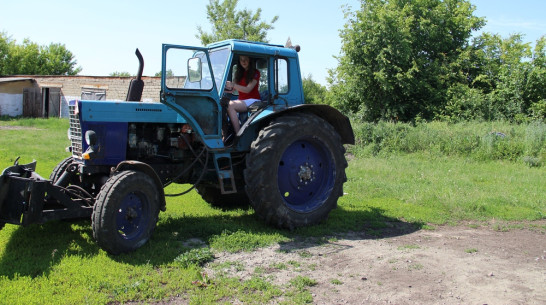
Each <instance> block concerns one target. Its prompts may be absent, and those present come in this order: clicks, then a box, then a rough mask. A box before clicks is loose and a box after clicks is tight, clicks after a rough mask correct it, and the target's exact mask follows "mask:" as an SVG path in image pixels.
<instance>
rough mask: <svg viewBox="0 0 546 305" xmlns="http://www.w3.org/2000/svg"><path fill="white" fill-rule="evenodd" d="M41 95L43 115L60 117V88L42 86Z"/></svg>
mask: <svg viewBox="0 0 546 305" xmlns="http://www.w3.org/2000/svg"><path fill="white" fill-rule="evenodd" d="M42 96H43V97H44V106H45V111H44V117H49V118H59V117H61V88H43V89H42Z"/></svg>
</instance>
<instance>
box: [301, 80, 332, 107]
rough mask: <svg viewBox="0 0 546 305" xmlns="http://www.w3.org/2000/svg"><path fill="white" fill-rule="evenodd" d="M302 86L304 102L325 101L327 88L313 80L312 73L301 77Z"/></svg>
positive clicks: (316, 102) (320, 102)
mask: <svg viewBox="0 0 546 305" xmlns="http://www.w3.org/2000/svg"><path fill="white" fill-rule="evenodd" d="M302 87H303V97H304V98H305V103H306V104H324V103H325V100H326V94H327V91H328V90H327V89H326V87H324V86H323V85H321V84H319V83H317V82H315V81H314V80H313V76H312V75H308V76H307V77H304V78H303V79H302Z"/></svg>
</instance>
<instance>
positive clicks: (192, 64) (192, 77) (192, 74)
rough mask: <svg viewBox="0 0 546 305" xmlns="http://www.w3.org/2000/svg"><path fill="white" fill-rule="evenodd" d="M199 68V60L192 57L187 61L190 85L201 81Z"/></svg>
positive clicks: (200, 65) (201, 74) (201, 76)
mask: <svg viewBox="0 0 546 305" xmlns="http://www.w3.org/2000/svg"><path fill="white" fill-rule="evenodd" d="M201 67H202V64H201V58H199V57H192V58H190V59H188V79H189V82H190V83H195V82H200V81H201V79H202V78H203V73H202V71H201Z"/></svg>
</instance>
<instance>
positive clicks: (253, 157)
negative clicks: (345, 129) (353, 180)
mask: <svg viewBox="0 0 546 305" xmlns="http://www.w3.org/2000/svg"><path fill="white" fill-rule="evenodd" d="M344 152H345V149H344V147H343V145H342V144H341V138H340V136H339V135H338V133H337V132H336V131H335V129H334V128H333V127H332V125H330V124H329V123H328V122H326V121H325V120H323V119H322V118H319V117H317V116H315V115H312V114H306V113H298V114H287V115H285V116H282V117H279V118H277V119H275V120H273V121H272V122H271V123H270V124H269V126H267V127H266V128H264V129H263V130H261V131H260V133H259V135H258V138H257V139H256V140H255V141H254V142H253V143H252V146H251V152H250V154H249V156H248V157H247V163H246V170H245V182H246V191H247V194H248V196H249V199H250V202H251V204H252V206H253V207H254V209H255V211H256V214H257V215H258V216H259V217H261V218H264V219H265V221H266V222H267V223H269V224H272V225H274V226H277V227H280V228H287V229H294V228H296V227H301V226H308V225H314V224H317V223H319V222H321V221H323V220H325V219H326V218H327V217H328V214H329V213H330V211H331V210H332V209H333V208H335V207H336V206H337V200H338V198H339V197H340V196H342V195H343V183H344V182H345V181H346V180H347V178H346V176H345V168H346V167H347V161H346V160H345V156H344Z"/></svg>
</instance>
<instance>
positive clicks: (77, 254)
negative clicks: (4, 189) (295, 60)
mask: <svg viewBox="0 0 546 305" xmlns="http://www.w3.org/2000/svg"><path fill="white" fill-rule="evenodd" d="M438 124H439V126H440V127H441V128H440V127H438V128H440V129H441V130H443V132H448V130H449V129H450V128H462V129H463V130H466V129H468V130H482V129H481V128H482V127H479V126H478V127H476V126H474V125H472V124H470V125H469V126H463V125H460V126H459V125H457V126H455V127H453V126H451V127H449V128H448V127H447V126H444V127H442V126H443V125H442V124H440V123H438ZM3 126H16V127H18V129H14V128H13V127H12V128H11V129H6V128H1V127H3ZM428 127H430V128H432V129H434V128H436V127H434V124H431V125H430V126H428ZM67 128H68V122H67V121H66V120H56V119H50V120H39V119H35V120H27V119H21V120H6V119H3V120H0V170H2V169H3V168H5V167H7V166H9V165H11V164H12V163H13V160H14V159H15V157H17V156H21V162H30V161H32V159H36V160H37V161H38V169H37V171H38V173H39V174H40V175H42V176H43V177H48V176H49V173H50V171H51V169H53V167H54V166H55V165H56V164H57V163H58V162H59V161H61V160H62V159H64V158H65V157H66V156H68V153H66V152H65V150H64V148H65V147H66V146H68V144H69V143H68V140H67V138H66V129H67ZM357 128H359V126H356V128H355V130H356V129H357ZM404 128H406V127H404ZM408 128H409V129H408V130H407V133H408V134H409V133H412V132H414V131H415V130H413V129H411V128H412V127H409V126H408ZM419 128H425V127H419ZM507 128H509V126H507ZM519 128H522V129H521V130H520V129H519ZM537 128H539V127H537ZM514 129H515V130H516V131H515V133H514V134H515V135H516V136H514V138H516V137H519V135H521V134H522V132H523V134H525V132H524V131H525V130H528V129H529V127H528V126H527V127H526V126H523V127H521V126H514ZM503 130H504V129H503ZM468 132H469V133H471V132H470V131H468ZM419 133H425V130H424V129H423V130H421V131H419ZM429 133H434V132H432V131H429ZM452 133H453V134H458V133H464V132H463V131H461V132H457V131H452ZM480 133H481V131H480ZM357 134H358V132H357ZM440 134H441V133H440ZM537 137H538V136H537ZM471 138H472V137H471ZM388 141H394V140H392V139H391V140H388ZM427 141H429V144H428V145H429V147H432V148H431V149H430V151H428V150H426V149H419V150H415V151H409V152H404V150H403V149H398V150H396V151H393V152H392V153H387V151H388V150H386V149H385V150H383V149H381V150H379V151H378V153H377V154H367V153H366V151H371V149H370V147H369V145H370V144H366V145H365V144H363V143H362V142H361V144H360V145H359V146H354V147H351V148H350V151H351V152H352V153H353V154H354V155H356V158H353V159H352V160H351V161H350V163H349V168H348V169H347V176H348V181H347V183H346V184H345V186H344V191H345V193H346V195H345V196H343V197H342V198H341V199H340V200H339V202H338V205H339V206H338V208H337V209H335V210H334V211H333V212H332V213H331V214H330V217H329V219H328V221H327V222H325V223H323V224H321V225H318V226H314V227H310V228H301V229H297V230H295V231H294V232H288V231H283V230H276V229H273V228H270V227H268V226H266V225H264V224H263V223H262V222H261V221H260V220H258V219H256V218H255V217H254V213H253V211H252V210H251V209H236V210H229V211H222V210H220V209H215V208H212V207H210V206H209V205H207V204H206V203H205V202H204V201H203V200H201V198H200V196H199V195H198V194H197V193H195V192H191V193H189V194H188V195H185V196H182V197H174V198H168V199H167V211H166V212H164V213H161V214H160V218H159V222H158V224H157V228H156V230H155V232H154V235H153V236H152V238H151V240H150V241H149V242H148V243H147V244H146V245H144V246H143V247H142V248H141V249H139V250H137V251H136V252H134V253H130V254H124V255H119V256H110V255H108V254H107V253H106V252H104V251H103V250H101V249H100V248H99V247H98V246H97V245H96V243H95V241H94V240H93V237H92V230H91V227H90V221H89V220H80V221H57V222H50V223H46V224H44V225H32V226H29V227H26V228H22V227H17V226H14V225H6V227H5V228H4V229H3V230H1V231H0V304H1V303H9V304H42V303H43V302H44V300H47V302H48V303H51V304H74V303H76V304H80V303H88V304H105V303H123V302H128V301H137V302H150V303H153V302H154V301H160V300H167V299H169V298H172V297H175V296H179V298H181V299H183V300H184V302H183V303H186V302H187V303H190V304H210V303H233V302H236V301H241V302H244V303H250V304H263V303H267V302H275V300H277V301H279V300H283V301H279V302H284V303H285V304H304V303H309V302H312V301H313V299H312V295H311V294H310V293H309V291H308V288H309V287H310V286H313V285H316V284H317V282H316V281H315V280H313V279H312V278H307V277H302V276H298V277H296V278H294V279H292V280H290V281H289V283H286V285H274V284H272V283H271V281H270V280H269V279H268V278H267V277H265V275H263V274H261V273H260V272H256V274H255V275H254V276H253V277H252V278H250V279H248V280H241V279H238V278H232V277H229V276H227V275H226V274H228V273H221V272H220V273H219V274H217V275H216V276H215V277H214V278H213V277H211V276H210V275H207V274H204V273H203V268H202V265H203V264H204V263H206V262H210V261H211V260H212V259H213V255H214V253H215V252H217V251H252V250H254V249H256V248H259V247H264V246H267V245H271V244H274V243H281V244H282V243H284V242H290V241H293V240H295V239H301V238H307V239H309V240H315V241H317V242H318V243H321V242H322V243H323V242H326V241H328V240H330V239H333V240H335V236H336V234H338V233H343V232H347V231H350V230H351V231H362V230H364V231H366V232H368V233H370V234H369V235H370V236H371V237H370V238H377V237H383V236H388V234H391V233H389V230H391V228H392V227H393V224H394V226H397V225H401V224H407V226H406V228H407V229H408V230H410V231H414V230H417V229H420V228H424V227H434V226H435V225H440V224H456V223H458V222H468V221H476V222H479V223H482V222H483V223H487V222H488V221H490V220H492V219H495V220H496V225H498V223H499V221H498V220H504V221H507V222H509V221H523V220H537V219H545V218H546V199H545V198H544V194H546V178H545V177H546V167H544V166H529V165H528V164H526V163H525V162H523V161H522V160H520V159H519V157H518V158H515V159H513V158H500V159H499V158H487V159H484V158H479V157H476V155H475V154H463V153H449V152H448V151H447V149H446V151H445V152H442V149H437V148H434V147H441V146H442V145H444V146H445V145H447V144H442V145H440V144H434V143H436V142H434V141H433V140H432V138H431V139H428V140H427ZM439 141H440V142H441V141H444V140H439ZM423 145H424V144H423ZM514 145H515V144H514ZM526 145H527V144H524V145H523V146H524V147H527V146H528V145H527V146H526ZM516 146H517V145H516ZM384 147H386V146H384ZM525 149H527V148H525ZM535 150H536V149H535ZM476 151H477V150H476ZM529 151H531V150H529ZM538 151H539V152H540V151H542V148H540V149H539V150H538ZM537 156H539V155H537ZM186 188H188V186H187V185H182V186H179V185H178V186H177V185H174V186H170V187H169V188H167V190H166V193H176V192H180V191H181V190H185V189H186ZM501 223H502V222H501ZM512 227H513V226H512V225H510V223H508V224H507V225H503V226H502V228H500V227H499V230H500V229H505V228H508V229H509V228H512ZM397 234H402V233H397ZM192 240H193V241H194V242H191V241H192ZM196 240H197V241H198V242H195V241H196ZM189 241H190V242H189ZM408 247H410V246H408ZM300 256H301V257H302V258H305V257H307V253H304V252H302V253H301V254H300ZM212 264H213V265H212V266H214V262H213V261H212ZM228 265H233V266H231V268H242V266H239V265H237V264H236V262H232V263H229V264H228ZM228 265H225V266H224V265H222V266H217V267H216V268H217V269H222V268H229V267H230V266H228ZM270 267H275V268H278V269H283V268H284V269H287V268H289V269H291V270H292V269H297V268H302V266H296V265H295V264H291V263H290V262H286V264H283V265H280V264H279V265H276V266H270ZM213 268H214V267H213ZM413 268H414V269H417V267H416V266H413Z"/></svg>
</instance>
